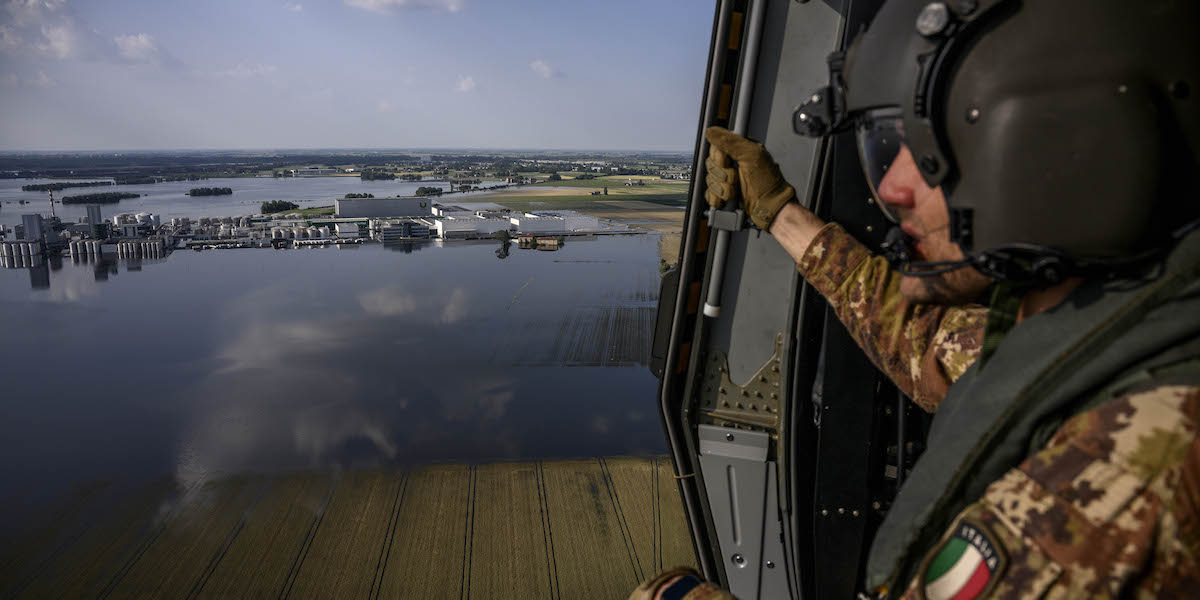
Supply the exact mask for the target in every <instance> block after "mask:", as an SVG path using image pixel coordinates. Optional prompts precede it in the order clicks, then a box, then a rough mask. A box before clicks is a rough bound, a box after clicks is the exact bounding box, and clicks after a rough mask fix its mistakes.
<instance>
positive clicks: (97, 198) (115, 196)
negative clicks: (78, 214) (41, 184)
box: [62, 192, 142, 204]
mask: <svg viewBox="0 0 1200 600" xmlns="http://www.w3.org/2000/svg"><path fill="white" fill-rule="evenodd" d="M141 196H142V195H141V194H133V193H130V192H104V193H100V194H83V195H80V196H66V197H64V198H63V199H62V203H63V204H115V203H117V202H120V201H121V200H127V199H129V198H140V197H141Z"/></svg>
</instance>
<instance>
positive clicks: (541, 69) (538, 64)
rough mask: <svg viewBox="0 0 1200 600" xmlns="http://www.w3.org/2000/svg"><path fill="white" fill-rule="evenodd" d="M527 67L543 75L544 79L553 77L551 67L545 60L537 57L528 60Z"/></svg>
mask: <svg viewBox="0 0 1200 600" xmlns="http://www.w3.org/2000/svg"><path fill="white" fill-rule="evenodd" d="M529 68H532V70H533V72H534V73H538V74H539V76H540V77H544V78H546V79H550V78H551V77H554V70H553V68H552V67H551V66H550V64H548V62H546V61H545V60H541V59H538V60H535V61H533V62H530V64H529Z"/></svg>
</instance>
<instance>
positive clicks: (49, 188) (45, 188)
mask: <svg viewBox="0 0 1200 600" xmlns="http://www.w3.org/2000/svg"><path fill="white" fill-rule="evenodd" d="M112 184H113V183H112V182H111V181H59V182H56V183H31V184H29V185H23V186H21V191H22V192H57V191H59V190H65V189H67V188H76V187H96V186H101V185H112Z"/></svg>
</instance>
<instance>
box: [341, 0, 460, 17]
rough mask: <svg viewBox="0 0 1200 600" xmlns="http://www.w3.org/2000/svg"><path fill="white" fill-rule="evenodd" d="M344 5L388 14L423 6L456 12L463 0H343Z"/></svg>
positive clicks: (424, 7)
mask: <svg viewBox="0 0 1200 600" xmlns="http://www.w3.org/2000/svg"><path fill="white" fill-rule="evenodd" d="M345 2H346V5H348V6H353V7H355V8H361V9H363V10H369V11H371V12H377V13H380V14H390V13H391V12H392V11H393V10H395V9H404V8H423V9H433V10H445V11H448V12H458V11H460V10H462V7H463V0H345Z"/></svg>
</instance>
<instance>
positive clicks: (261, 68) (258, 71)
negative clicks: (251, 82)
mask: <svg viewBox="0 0 1200 600" xmlns="http://www.w3.org/2000/svg"><path fill="white" fill-rule="evenodd" d="M278 70H279V69H278V67H276V66H275V65H266V64H261V63H259V64H253V65H246V64H242V63H238V64H237V65H236V66H234V67H233V68H231V69H225V70H224V71H217V73H216V74H217V77H224V78H226V79H237V80H239V81H245V80H247V79H262V78H265V77H269V76H271V75H274V74H275V72H276V71H278Z"/></svg>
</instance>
